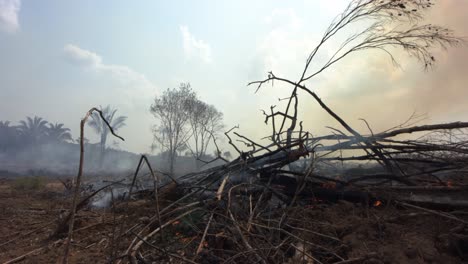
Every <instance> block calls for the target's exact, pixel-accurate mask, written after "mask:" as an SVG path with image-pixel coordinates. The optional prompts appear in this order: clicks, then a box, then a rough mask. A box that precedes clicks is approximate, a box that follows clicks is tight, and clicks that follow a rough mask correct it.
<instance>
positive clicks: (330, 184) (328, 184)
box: [322, 182, 336, 189]
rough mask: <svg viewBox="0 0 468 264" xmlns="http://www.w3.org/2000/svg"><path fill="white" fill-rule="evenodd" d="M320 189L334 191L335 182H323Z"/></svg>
mask: <svg viewBox="0 0 468 264" xmlns="http://www.w3.org/2000/svg"><path fill="white" fill-rule="evenodd" d="M322 187H323V188H325V189H335V188H336V182H324V183H322Z"/></svg>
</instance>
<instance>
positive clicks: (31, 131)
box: [18, 116, 49, 145]
mask: <svg viewBox="0 0 468 264" xmlns="http://www.w3.org/2000/svg"><path fill="white" fill-rule="evenodd" d="M19 123H20V125H19V126H18V130H19V133H20V136H21V137H22V140H24V141H25V142H26V143H27V144H32V145H36V144H39V143H41V142H43V140H44V139H45V138H46V136H47V124H48V123H49V122H47V121H46V120H44V119H43V118H41V117H38V116H34V118H31V117H29V116H28V117H26V120H21V121H20V122H19Z"/></svg>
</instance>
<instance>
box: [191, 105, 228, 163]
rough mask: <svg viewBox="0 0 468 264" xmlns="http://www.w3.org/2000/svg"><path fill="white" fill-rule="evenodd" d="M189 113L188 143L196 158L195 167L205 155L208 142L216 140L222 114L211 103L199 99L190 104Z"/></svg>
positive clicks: (221, 122) (221, 125)
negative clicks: (189, 130) (189, 136)
mask: <svg viewBox="0 0 468 264" xmlns="http://www.w3.org/2000/svg"><path fill="white" fill-rule="evenodd" d="M190 109H191V114H190V117H189V124H190V129H191V131H192V140H191V142H189V143H192V144H189V147H190V151H191V153H192V156H193V157H194V158H195V159H196V160H197V161H196V163H197V167H199V166H200V160H201V159H202V158H203V157H204V156H205V155H206V151H207V149H208V146H209V144H210V142H212V141H214V140H216V137H217V135H218V133H219V131H222V129H223V127H224V125H223V114H222V113H221V112H219V111H218V110H217V109H216V108H215V107H214V106H213V105H208V104H206V103H205V102H202V101H201V100H198V99H196V100H194V101H193V102H192V104H191V105H190Z"/></svg>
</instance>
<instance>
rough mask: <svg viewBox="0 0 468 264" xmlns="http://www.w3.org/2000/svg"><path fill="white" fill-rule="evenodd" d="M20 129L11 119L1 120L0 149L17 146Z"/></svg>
mask: <svg viewBox="0 0 468 264" xmlns="http://www.w3.org/2000/svg"><path fill="white" fill-rule="evenodd" d="M17 143H18V129H17V127H16V126H10V121H0V151H5V150H8V149H14V148H17V147H18V145H17Z"/></svg>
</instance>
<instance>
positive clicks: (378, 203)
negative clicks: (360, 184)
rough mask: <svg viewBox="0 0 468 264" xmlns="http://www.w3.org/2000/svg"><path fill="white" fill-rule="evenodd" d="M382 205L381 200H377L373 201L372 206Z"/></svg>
mask: <svg viewBox="0 0 468 264" xmlns="http://www.w3.org/2000/svg"><path fill="white" fill-rule="evenodd" d="M381 205H382V202H381V201H379V200H377V201H375V202H374V206H381Z"/></svg>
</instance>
